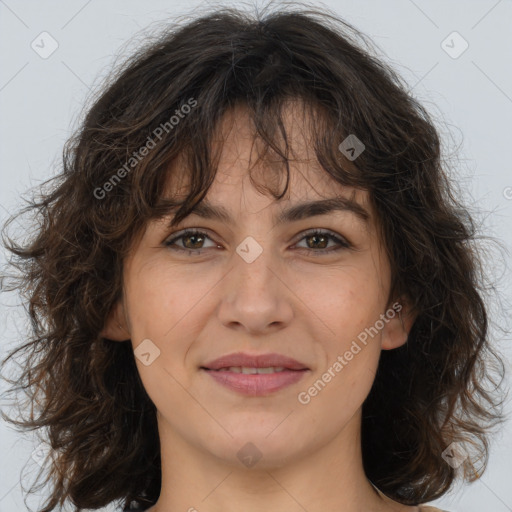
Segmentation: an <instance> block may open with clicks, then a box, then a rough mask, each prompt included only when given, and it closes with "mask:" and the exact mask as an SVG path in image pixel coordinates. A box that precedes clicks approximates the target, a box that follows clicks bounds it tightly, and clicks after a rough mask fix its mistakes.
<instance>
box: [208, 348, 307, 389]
mask: <svg viewBox="0 0 512 512" xmlns="http://www.w3.org/2000/svg"><path fill="white" fill-rule="evenodd" d="M232 366H235V367H239V366H245V367H247V368H268V367H270V366H273V367H276V366H278V367H283V368H284V369H283V370H282V371H279V372H274V373H264V374H245V373H235V372H231V371H226V370H221V368H229V367H232ZM200 369H201V370H203V371H204V372H205V373H207V374H208V375H210V376H211V377H212V378H213V379H214V380H215V381H216V382H217V383H219V384H221V385H222V386H225V387H227V388H229V389H231V390H232V391H235V392H237V393H241V394H243V395H248V396H266V395H269V394H272V393H275V392H277V391H279V390H281V389H283V388H285V387H288V386H291V385H292V384H294V383H296V382H298V381H299V380H300V379H302V378H303V377H304V374H305V373H306V372H308V371H309V368H308V367H307V366H306V365H304V364H302V363H300V362H299V361H297V360H295V359H292V358H290V357H286V356H283V355H281V354H275V353H274V354H257V355H250V354H244V353H242V352H237V353H234V354H228V355H226V356H222V357H219V358H218V359H215V360H213V361H211V362H209V363H207V364H205V365H204V366H201V368H200Z"/></svg>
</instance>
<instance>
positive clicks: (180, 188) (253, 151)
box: [166, 100, 371, 212]
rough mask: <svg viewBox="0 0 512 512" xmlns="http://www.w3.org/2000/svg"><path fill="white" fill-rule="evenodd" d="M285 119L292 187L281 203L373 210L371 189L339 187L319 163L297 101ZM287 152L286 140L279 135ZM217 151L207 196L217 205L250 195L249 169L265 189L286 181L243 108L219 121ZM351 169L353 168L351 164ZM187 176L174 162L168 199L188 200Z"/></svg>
mask: <svg viewBox="0 0 512 512" xmlns="http://www.w3.org/2000/svg"><path fill="white" fill-rule="evenodd" d="M282 119H283V124H284V129H285V131H286V138H287V142H288V150H289V153H288V157H289V158H288V162H289V172H290V175H289V184H288V188H287V191H286V194H285V196H284V197H283V198H282V199H280V202H294V201H297V200H299V199H300V200H313V199H328V198H333V197H338V196H342V197H346V198H351V199H353V200H355V201H356V202H357V203H359V204H361V205H362V206H363V207H365V209H366V210H367V211H369V212H370V211H371V205H370V204H369V196H368V193H367V191H364V190H360V189H358V190H356V189H354V188H353V187H347V186H344V185H342V184H340V183H338V182H337V181H336V180H335V179H334V178H332V177H331V176H330V175H329V174H328V173H327V172H326V171H325V170H324V169H323V168H322V167H321V166H320V164H319V162H318V160H317V157H316V155H315V151H314V149H313V140H312V130H314V128H313V126H312V123H311V120H310V118H309V116H308V115H307V114H306V113H305V110H304V108H303V104H302V103H301V102H300V101H299V100H289V101H288V102H287V103H286V106H285V107H284V108H283V110H282ZM276 142H277V143H278V144H280V147H281V149H282V151H283V152H285V146H284V141H283V139H282V138H281V137H276ZM216 151H217V152H218V155H219V160H218V166H217V172H216V175H215V179H214V181H213V183H212V185H211V187H210V188H209V190H208V193H207V197H208V198H210V199H211V198H213V197H215V202H216V203H225V204H228V203H230V202H232V201H233V199H234V198H235V197H236V196H239V195H241V194H246V193H247V191H248V187H252V186H253V185H252V183H251V182H250V181H249V170H250V172H251V177H252V179H253V180H254V181H255V182H256V183H258V184H261V185H263V186H265V187H270V188H271V189H273V190H278V191H281V190H282V189H283V188H284V185H285V182H286V174H287V173H286V167H285V163H284V162H283V159H282V158H281V157H280V156H279V155H278V154H277V153H276V152H275V151H273V150H272V148H270V147H268V146H266V145H265V144H264V143H263V141H262V140H261V138H260V137H258V136H257V135H256V132H255V129H254V124H253V118H252V116H251V112H250V111H249V109H248V108H247V107H245V106H244V105H237V106H235V107H233V108H232V109H230V110H228V111H227V112H226V113H225V114H224V116H223V117H222V119H221V120H220V121H219V123H218V126H217V130H216V133H215V135H214V137H213V139H212V152H216ZM348 170H350V171H352V170H354V168H353V167H352V165H351V163H350V162H348ZM188 176H189V173H188V172H187V167H186V165H184V162H181V163H177V162H176V164H174V165H173V166H172V169H171V172H170V173H169V178H168V180H167V185H166V196H167V197H170V196H172V197H174V198H180V197H181V198H183V199H184V198H186V197H187V194H188V191H189V181H188Z"/></svg>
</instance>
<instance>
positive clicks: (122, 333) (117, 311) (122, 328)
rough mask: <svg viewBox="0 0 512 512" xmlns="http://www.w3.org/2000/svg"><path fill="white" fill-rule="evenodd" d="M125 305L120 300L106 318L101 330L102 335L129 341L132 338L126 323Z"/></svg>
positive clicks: (114, 339) (107, 337)
mask: <svg viewBox="0 0 512 512" xmlns="http://www.w3.org/2000/svg"><path fill="white" fill-rule="evenodd" d="M125 318H126V317H125V314H124V305H123V302H122V300H118V301H117V302H116V303H115V304H114V306H113V307H112V309H111V310H110V313H109V315H108V317H107V319H106V320H105V325H104V326H103V329H102V330H101V331H100V336H101V337H103V338H106V339H108V340H112V341H127V340H129V339H130V332H129V330H128V326H127V325H126V320H125Z"/></svg>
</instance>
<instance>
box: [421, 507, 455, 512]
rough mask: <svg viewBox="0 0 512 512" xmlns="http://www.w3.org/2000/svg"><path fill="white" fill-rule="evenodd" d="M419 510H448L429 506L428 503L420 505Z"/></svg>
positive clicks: (429, 511)
mask: <svg viewBox="0 0 512 512" xmlns="http://www.w3.org/2000/svg"><path fill="white" fill-rule="evenodd" d="M420 512H448V511H447V510H441V509H440V508H436V507H430V506H429V505H420Z"/></svg>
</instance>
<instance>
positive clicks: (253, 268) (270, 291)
mask: <svg viewBox="0 0 512 512" xmlns="http://www.w3.org/2000/svg"><path fill="white" fill-rule="evenodd" d="M274 256H275V253H274V251H273V250H272V248H271V247H270V246H269V245H268V244H263V243H260V242H259V241H257V240H256V238H255V237H252V236H248V237H246V238H245V239H244V240H242V242H241V243H240V244H239V245H238V246H237V247H236V254H234V255H233V267H232V268H231V271H230V272H229V275H228V276H226V277H227V280H226V282H225V289H224V293H223V297H222V304H221V307H220V309H219V317H220V320H221V322H222V323H223V324H224V325H231V326H233V325H237V326H243V327H244V328H245V329H246V330H248V331H250V332H253V333H254V332H258V331H261V332H263V331H265V330H266V329H268V327H269V326H271V325H273V326H277V325H281V326H283V325H284V324H286V323H288V322H289V320H290V319H291V317H292V307H291V304H290V303H289V297H288V294H287V293H286V287H285V286H284V285H283V284H282V283H281V281H280V279H278V277H277V275H278V272H277V266H278V262H277V261H276V258H275V257H274Z"/></svg>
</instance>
